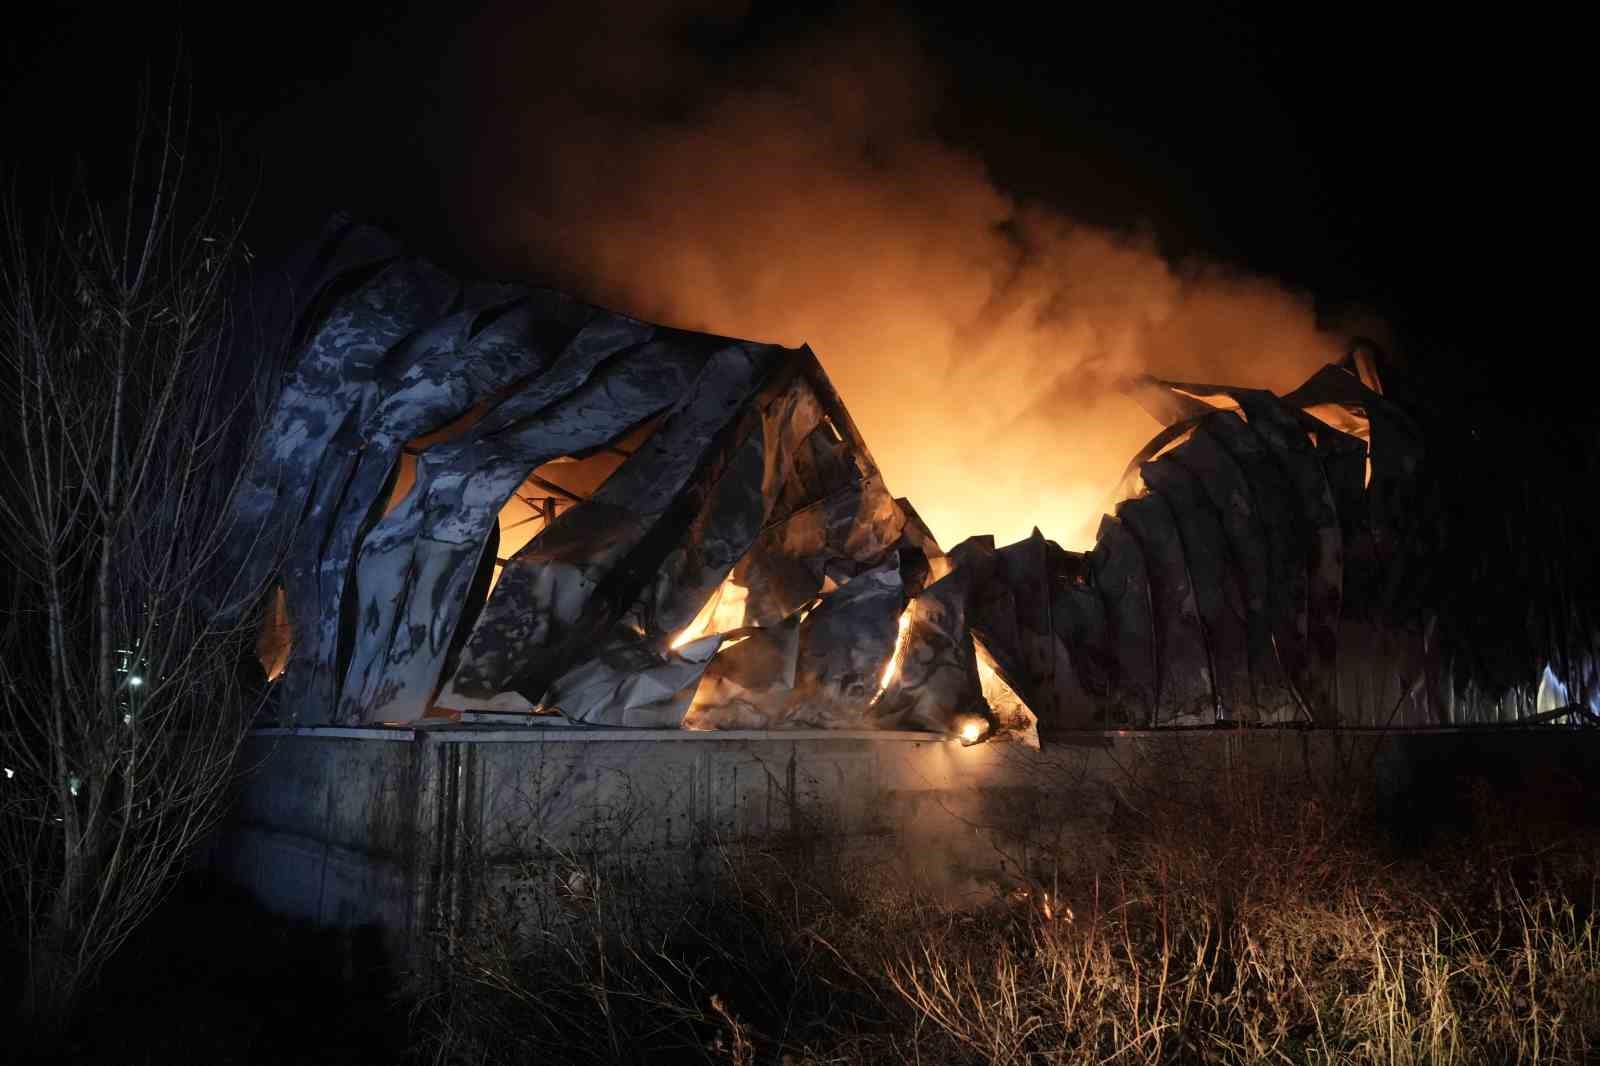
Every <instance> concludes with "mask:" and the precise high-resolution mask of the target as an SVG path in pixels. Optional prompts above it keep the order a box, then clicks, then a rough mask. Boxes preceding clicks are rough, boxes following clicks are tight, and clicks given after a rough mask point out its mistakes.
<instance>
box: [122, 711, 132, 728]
mask: <svg viewBox="0 0 1600 1066" xmlns="http://www.w3.org/2000/svg"><path fill="white" fill-rule="evenodd" d="M122 724H123V725H132V724H133V715H131V714H129V713H127V712H126V711H124V712H123V714H122Z"/></svg>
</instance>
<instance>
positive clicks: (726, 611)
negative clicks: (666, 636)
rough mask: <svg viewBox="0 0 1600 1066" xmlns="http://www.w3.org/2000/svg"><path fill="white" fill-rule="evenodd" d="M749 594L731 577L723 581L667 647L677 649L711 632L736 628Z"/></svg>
mask: <svg viewBox="0 0 1600 1066" xmlns="http://www.w3.org/2000/svg"><path fill="white" fill-rule="evenodd" d="M749 596H750V590H749V589H747V588H745V587H744V586H743V585H741V584H739V583H738V582H736V581H733V580H732V579H729V580H727V581H724V582H723V583H722V584H721V586H719V587H718V588H717V591H715V592H713V593H712V594H711V598H710V599H708V600H706V603H705V606H704V607H701V608H700V613H699V614H697V615H695V616H694V621H692V622H690V623H689V624H688V625H687V626H686V627H684V630H683V632H681V633H679V634H678V635H677V636H676V637H673V638H672V643H671V644H670V645H669V647H671V648H672V650H673V651H677V650H678V649H679V648H681V647H683V646H684V645H685V644H688V643H689V642H691V641H695V640H699V639H700V638H701V637H704V636H708V635H710V634H712V633H726V632H727V631H728V630H730V629H738V628H739V627H740V626H742V625H744V605H745V600H746V599H748V598H749Z"/></svg>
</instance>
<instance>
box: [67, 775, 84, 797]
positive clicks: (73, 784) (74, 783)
mask: <svg viewBox="0 0 1600 1066" xmlns="http://www.w3.org/2000/svg"><path fill="white" fill-rule="evenodd" d="M82 784H83V782H81V781H79V780H78V775H77V774H73V775H72V776H71V777H69V778H67V788H68V789H70V790H71V791H72V794H73V795H74V796H76V795H77V794H78V788H79V786H80V785H82Z"/></svg>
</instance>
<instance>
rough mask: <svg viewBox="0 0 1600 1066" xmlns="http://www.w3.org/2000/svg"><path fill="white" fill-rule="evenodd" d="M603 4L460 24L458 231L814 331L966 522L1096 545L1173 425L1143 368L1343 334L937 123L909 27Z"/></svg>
mask: <svg viewBox="0 0 1600 1066" xmlns="http://www.w3.org/2000/svg"><path fill="white" fill-rule="evenodd" d="M607 7H608V5H606V4H597V3H584V4H582V5H574V6H571V7H568V8H562V9H559V10H557V11H556V13H554V14H545V15H540V16H537V17H532V16H524V17H521V18H520V19H519V17H517V16H512V15H504V14H491V15H486V16H484V17H482V18H481V19H480V20H478V21H477V22H475V23H474V24H472V25H471V26H469V27H467V28H466V29H465V30H464V31H463V33H462V35H461V36H460V38H459V39H458V40H457V41H456V42H455V44H454V48H453V50H452V61H451V64H450V67H449V69H450V70H451V71H452V73H451V74H450V75H449V76H448V77H446V78H445V79H444V81H443V83H442V87H441V92H442V93H443V94H444V95H443V97H442V99H443V100H444V101H445V102H444V103H443V104H442V105H441V109H440V128H441V131H443V132H442V133H441V135H442V136H447V137H457V138H460V139H462V142H463V143H462V144H461V147H462V148H463V149H465V150H466V151H465V158H466V159H467V161H468V162H467V164H466V165H465V166H464V171H465V172H466V174H467V177H466V179H465V183H464V184H463V185H462V186H461V187H459V188H456V189H454V190H453V191H452V202H453V203H454V204H456V205H457V207H456V208H455V210H457V211H458V212H459V214H458V217H457V218H456V219H455V220H454V221H455V223H456V225H457V227H458V229H459V230H461V231H463V232H465V233H467V234H468V235H469V239H470V240H472V241H474V242H475V244H474V245H473V249H472V250H473V251H474V253H475V254H476V255H477V256H479V257H480V258H481V259H482V260H483V261H486V262H489V263H491V264H493V265H494V266H495V267H497V268H499V269H502V270H505V271H508V272H511V273H514V274H519V275H522V276H526V277H529V278H531V279H533V280H537V281H544V282H547V283H551V284H556V285H560V286H563V287H566V288H568V289H571V290H572V291H574V292H576V293H577V294H579V295H581V296H583V297H585V298H588V299H591V300H594V301H596V302H599V303H602V304H606V305H609V306H612V307H615V308H617V309H620V310H624V311H627V312H629V313H631V314H635V315H637V316H639V317H643V318H648V319H653V320H656V321H662V322H666V323H670V324H673V325H677V326H683V327H688V328H694V329H701V330H708V331H711V332H715V333H720V334H725V335H732V336H740V337H750V338H755V339H760V340H770V341H777V342H781V343H784V344H787V345H797V344H799V343H801V342H806V343H809V344H810V345H811V346H812V348H813V349H815V351H816V352H817V354H818V356H819V357H820V359H821V360H822V363H823V365H824V367H825V368H826V369H827V371H828V373H829V375H830V376H831V377H832V379H833V381H834V382H835V384H836V385H837V386H838V388H839V390H840V392H841V393H842V395H843V397H844V401H845V404H846V406H847V407H848V408H849V409H850V411H851V412H852V414H853V415H854V417H855V419H856V421H857V423H858V424H859V426H860V428H861V430H862V432H863V434H864V435H865V437H866V439H867V441H868V443H869V444H870V446H871V448H872V450H873V453H874V455H875V456H876V458H877V460H878V462H879V465H880V466H881V467H882V469H883V471H884V473H885V476H886V478H887V480H888V483H889V486H890V488H891V489H892V490H893V491H894V492H895V493H896V494H898V495H904V496H908V497H910V498H911V500H912V501H913V503H914V504H915V505H916V507H917V509H918V511H919V512H920V513H921V514H922V515H923V517H924V518H925V519H927V521H928V522H929V524H930V525H931V526H932V528H933V531H934V533H935V534H936V536H937V537H938V538H939V540H940V542H941V543H942V544H944V545H946V546H950V545H953V544H954V543H956V542H957V541H959V540H960V539H962V538H964V537H966V536H968V535H970V534H973V533H984V532H988V533H993V534H995V536H996V539H997V540H998V541H999V542H1000V543H1006V542H1008V541H1011V540H1015V539H1018V538H1020V537H1023V536H1026V535H1027V534H1028V532H1029V531H1030V529H1031V528H1032V527H1033V526H1034V525H1038V526H1039V527H1040V528H1041V529H1043V531H1044V532H1045V534H1046V535H1047V536H1050V537H1053V538H1055V539H1056V540H1058V541H1061V542H1062V543H1063V544H1065V545H1068V546H1082V545H1084V544H1086V543H1088V542H1090V540H1091V539H1092V535H1093V527H1094V523H1095V520H1096V518H1097V516H1098V515H1099V513H1100V512H1101V510H1102V508H1103V507H1104V506H1105V505H1106V503H1107V494H1108V493H1109V492H1110V490H1111V489H1112V487H1113V486H1114V485H1115V484H1116V482H1117V479H1118V475H1119V474H1120V473H1121V470H1122V467H1123V464H1124V463H1126V461H1127V460H1128V458H1129V457H1130V456H1131V455H1132V453H1133V452H1134V451H1136V450H1137V448H1138V447H1139V445H1141V444H1142V443H1143V442H1144V441H1145V440H1147V439H1148V438H1149V437H1150V436H1151V435H1152V434H1153V432H1154V431H1155V430H1156V428H1157V426H1156V424H1155V423H1154V422H1153V421H1152V420H1151V419H1150V418H1149V416H1147V415H1146V414H1144V413H1143V412H1142V411H1141V410H1140V409H1139V408H1138V407H1137V406H1136V405H1135V404H1134V403H1132V402H1131V401H1130V400H1128V399H1127V398H1126V397H1125V396H1124V395H1122V394H1121V393H1120V392H1119V391H1118V386H1119V384H1120V383H1121V382H1123V381H1125V380H1126V379H1127V378H1128V377H1129V376H1131V375H1136V374H1139V373H1154V374H1157V375H1159V376H1165V377H1174V378H1179V379H1185V380H1200V381H1207V380H1219V379H1221V380H1225V381H1227V382H1229V383H1236V384H1240V385H1251V386H1258V387H1267V388H1274V389H1287V388H1291V387H1293V386H1294V385H1296V384H1298V383H1299V381H1301V380H1303V379H1304V378H1305V377H1306V376H1307V375H1308V374H1309V373H1310V372H1311V371H1313V370H1315V369H1316V368H1317V367H1318V366H1320V365H1322V364H1323V363H1324V362H1327V361H1329V360H1330V359H1331V358H1335V357H1337V355H1338V354H1339V350H1340V339H1339V338H1337V337H1334V336H1330V335H1327V334H1324V333H1320V332H1319V331H1318V330H1317V328H1316V326H1315V323H1314V320H1313V313H1312V309H1311V307H1310V305H1309V303H1308V302H1307V301H1306V300H1305V299H1304V298H1302V297H1300V296H1297V295H1295V294H1292V293H1290V292H1287V291H1285V290H1283V289H1281V288H1279V287H1276V286H1275V285H1273V284H1271V283H1269V282H1267V281H1264V280H1261V279H1256V278H1249V277H1240V276H1237V275H1233V274H1229V273H1227V272H1224V271H1223V270H1221V269H1220V268H1216V267H1211V266H1207V265H1204V264H1182V265H1175V264H1172V263H1169V262H1167V261H1166V260H1164V259H1163V258H1162V257H1161V256H1160V255H1159V254H1158V253H1157V251H1156V250H1155V247H1154V245H1153V243H1152V241H1151V240H1149V239H1147V238H1145V237H1141V236H1135V235H1130V234H1125V233H1117V232H1112V231H1108V230H1105V229H1100V228H1096V227H1093V226H1088V225H1083V224H1080V223H1077V222H1075V221H1073V220H1072V219H1071V218H1070V217H1068V216H1067V215H1066V214H1063V213H1061V212H1060V211H1058V210H1055V209H1053V208H1047V207H1044V206H1041V205H1037V204H1028V203H1023V202H1019V201H1018V200H1016V199H1014V198H1013V197H1011V196H1009V195H1007V194H1006V193H1005V192H1004V191H1003V190H1001V189H999V188H997V187H996V186H995V185H994V183H992V182H991V181H990V179H989V177H988V175H987V173H986V171H985V168H984V165H983V163H982V162H981V161H980V160H978V159H976V158H974V157H972V156H971V155H970V154H966V153H964V152H963V151H961V150H958V149H957V148H955V147H952V146H951V145H949V144H948V143H946V142H944V141H942V140H941V139H939V138H938V137H937V136H935V135H934V134H933V132H932V121H933V119H934V117H935V114H936V110H937V106H938V102H939V86H938V79H937V77H936V74H935V71H934V69H933V68H934V64H933V63H931V62H930V61H929V59H928V57H927V56H925V55H924V54H923V53H922V52H921V51H920V50H919V47H918V45H917V44H916V35H915V33H914V32H913V31H912V29H911V28H909V27H907V26H905V25H901V24H898V23H895V22H887V21H884V20H883V19H881V18H866V19H863V18H860V17H855V16H852V17H851V19H850V20H849V21H845V22H840V23H837V24H834V25H831V26H828V27H824V28H818V27H815V26H812V27H809V32H807V33H806V34H804V35H803V38H802V35H796V34H790V35H786V36H785V37H784V39H783V40H781V41H776V42H775V41H773V40H770V39H769V40H763V41H757V42H755V43H750V42H742V43H739V45H738V46H737V47H735V46H734V45H732V44H730V45H728V46H727V47H724V48H716V49H705V48H698V49H697V48H695V47H692V46H691V45H690V44H688V43H684V42H685V41H687V40H691V39H694V40H699V39H702V38H704V37H705V36H706V34H707V32H711V31H706V30H705V27H706V26H711V27H713V28H715V29H716V30H718V31H726V32H727V33H728V34H732V33H734V31H735V30H736V29H737V28H738V26H739V23H738V21H737V18H736V17H732V16H728V15H726V13H723V12H720V11H717V10H714V9H707V10H705V11H701V12H698V13H697V19H698V21H697V22H696V25H697V26H698V27H700V37H699V38H693V37H686V36H685V35H684V33H683V32H682V30H683V26H684V24H685V23H684V20H683V17H682V16H681V15H679V14H675V15H673V16H671V17H668V16H666V15H662V14H659V13H656V14H650V13H646V12H644V11H642V10H641V8H640V6H639V5H637V4H624V5H619V6H618V7H617V8H616V9H614V10H607ZM454 91H459V92H460V94H461V95H460V99H454V98H452V97H450V95H449V93H450V92H454ZM451 123H457V124H459V125H458V126H451V125H450V124H451ZM447 126H449V127H450V128H449V129H448V130H446V129H445V127H447ZM1071 196H1072V190H1070V189H1064V190H1062V191H1061V200H1062V202H1068V203H1069V202H1070V200H1071Z"/></svg>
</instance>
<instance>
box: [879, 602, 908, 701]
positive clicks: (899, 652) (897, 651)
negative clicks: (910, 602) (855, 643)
mask: <svg viewBox="0 0 1600 1066" xmlns="http://www.w3.org/2000/svg"><path fill="white" fill-rule="evenodd" d="M910 634H911V608H910V607H909V606H907V607H906V609H905V610H903V611H901V612H900V631H899V632H898V633H896V634H895V638H894V654H892V655H890V656H889V661H888V662H886V663H884V664H883V676H882V677H881V678H879V679H878V694H877V695H876V696H874V697H872V702H873V703H877V702H878V701H879V700H881V699H882V698H883V694H884V693H885V692H887V691H888V690H889V685H890V683H891V682H892V681H894V679H895V675H896V674H898V673H899V672H900V662H901V660H903V659H904V658H905V657H906V638H907V637H909V636H910Z"/></svg>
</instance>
